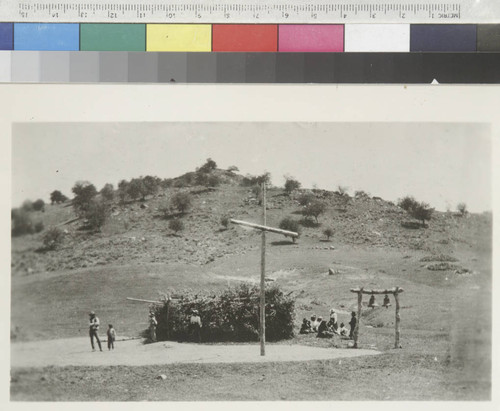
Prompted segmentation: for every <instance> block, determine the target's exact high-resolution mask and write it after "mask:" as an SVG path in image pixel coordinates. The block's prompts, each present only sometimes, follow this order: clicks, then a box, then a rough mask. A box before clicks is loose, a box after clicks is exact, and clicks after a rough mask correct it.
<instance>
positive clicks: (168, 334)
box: [165, 298, 170, 341]
mask: <svg viewBox="0 0 500 411" xmlns="http://www.w3.org/2000/svg"><path fill="white" fill-rule="evenodd" d="M165 304H166V305H167V341H168V340H170V324H169V323H168V320H169V318H168V317H170V298H168V299H167V302H166V303H165Z"/></svg>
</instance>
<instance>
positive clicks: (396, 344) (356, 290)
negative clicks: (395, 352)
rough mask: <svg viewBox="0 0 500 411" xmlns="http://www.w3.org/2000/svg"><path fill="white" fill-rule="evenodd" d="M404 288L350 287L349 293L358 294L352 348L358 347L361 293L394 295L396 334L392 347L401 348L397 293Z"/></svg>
mask: <svg viewBox="0 0 500 411" xmlns="http://www.w3.org/2000/svg"><path fill="white" fill-rule="evenodd" d="M403 291H404V290H403V289H402V288H399V287H396V288H391V289H390V290H365V289H364V288H363V287H360V288H352V289H351V293H357V294H358V319H357V321H356V327H355V328H354V348H358V336H359V321H360V320H361V302H362V300H363V294H370V295H374V294H393V295H394V300H395V301H396V323H395V328H396V335H395V342H394V348H401V345H400V344H399V336H400V332H401V330H400V323H401V316H400V315H399V308H400V307H399V298H398V296H399V293H402V292H403Z"/></svg>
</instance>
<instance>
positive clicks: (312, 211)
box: [302, 200, 326, 223]
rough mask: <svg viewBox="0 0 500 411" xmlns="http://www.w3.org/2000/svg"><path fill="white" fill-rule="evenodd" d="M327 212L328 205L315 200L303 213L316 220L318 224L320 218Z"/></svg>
mask: <svg viewBox="0 0 500 411" xmlns="http://www.w3.org/2000/svg"><path fill="white" fill-rule="evenodd" d="M325 211H326V205H325V203H323V202H322V201H318V200H315V201H313V202H312V203H309V204H308V205H307V206H306V207H305V208H304V210H303V211H302V213H303V214H304V215H305V216H306V217H314V218H315V219H316V223H317V222H318V217H319V216H320V215H321V214H323V213H324V212H325Z"/></svg>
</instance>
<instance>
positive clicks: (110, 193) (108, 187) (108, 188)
mask: <svg viewBox="0 0 500 411" xmlns="http://www.w3.org/2000/svg"><path fill="white" fill-rule="evenodd" d="M101 196H102V198H103V200H104V201H113V199H114V198H115V189H114V187H113V184H110V183H108V184H105V185H104V187H103V188H102V189H101Z"/></svg>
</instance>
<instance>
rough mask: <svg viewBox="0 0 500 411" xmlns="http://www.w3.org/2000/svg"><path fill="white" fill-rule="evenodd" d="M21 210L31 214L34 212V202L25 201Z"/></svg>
mask: <svg viewBox="0 0 500 411" xmlns="http://www.w3.org/2000/svg"><path fill="white" fill-rule="evenodd" d="M21 208H22V209H23V210H24V211H26V212H27V213H30V212H31V211H33V210H34V208H33V202H32V201H31V200H24V202H23V204H22V206H21Z"/></svg>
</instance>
